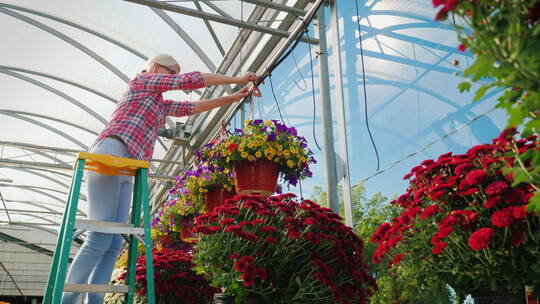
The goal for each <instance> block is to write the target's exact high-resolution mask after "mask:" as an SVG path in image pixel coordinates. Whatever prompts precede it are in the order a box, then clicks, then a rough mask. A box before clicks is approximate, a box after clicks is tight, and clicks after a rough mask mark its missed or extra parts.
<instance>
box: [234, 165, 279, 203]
mask: <svg viewBox="0 0 540 304" xmlns="http://www.w3.org/2000/svg"><path fill="white" fill-rule="evenodd" d="M278 174H279V170H278V165H277V164H276V163H274V162H272V161H269V160H260V159H259V160H256V161H253V162H250V161H244V162H240V163H238V164H236V165H234V176H235V177H234V183H235V186H236V192H237V193H239V194H248V195H261V196H265V197H266V196H270V195H272V194H274V192H276V186H277V179H278Z"/></svg>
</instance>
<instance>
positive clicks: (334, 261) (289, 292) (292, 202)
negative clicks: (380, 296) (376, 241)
mask: <svg viewBox="0 0 540 304" xmlns="http://www.w3.org/2000/svg"><path fill="white" fill-rule="evenodd" d="M196 224H197V226H196V227H195V232H196V233H197V235H198V236H199V242H198V243H197V244H196V245H195V247H194V262H195V264H196V265H197V267H196V269H197V271H199V272H201V273H204V275H205V276H206V277H207V279H208V280H210V281H212V282H214V283H215V284H217V285H219V286H223V289H224V292H225V294H226V295H229V296H232V297H235V298H236V300H237V303H243V302H242V301H244V300H245V299H246V298H248V299H249V302H246V303H275V304H278V303H321V304H322V303H324V304H326V303H364V301H366V299H367V298H368V297H369V296H370V295H371V293H372V292H373V290H374V289H375V288H376V287H375V283H374V279H373V278H372V277H371V276H370V274H369V273H368V271H367V266H366V264H365V263H364V261H363V243H362V240H361V239H359V238H358V237H357V236H356V235H355V234H354V233H353V232H352V229H351V228H350V227H348V226H346V225H344V224H343V223H342V222H341V218H340V217H339V215H337V214H335V213H333V212H332V210H330V209H328V208H323V207H320V206H319V205H317V204H316V203H313V202H311V201H307V200H304V201H300V202H298V201H297V199H296V198H295V196H294V195H293V194H284V195H280V196H274V197H270V198H264V197H261V196H247V195H237V196H236V197H235V198H234V199H232V200H228V201H227V202H226V203H225V205H224V206H222V207H218V208H216V209H215V210H214V212H209V213H207V214H204V215H201V216H199V217H198V218H197V221H196ZM219 297H223V295H219ZM220 303H225V302H220Z"/></svg>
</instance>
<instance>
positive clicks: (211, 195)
mask: <svg viewBox="0 0 540 304" xmlns="http://www.w3.org/2000/svg"><path fill="white" fill-rule="evenodd" d="M235 195H236V192H234V191H225V190H223V189H222V188H221V187H217V188H214V189H213V190H211V191H210V192H208V193H205V194H204V198H205V199H206V212H212V211H213V210H214V208H216V207H218V206H222V205H223V203H224V202H225V200H227V199H230V198H233V197H234V196H235Z"/></svg>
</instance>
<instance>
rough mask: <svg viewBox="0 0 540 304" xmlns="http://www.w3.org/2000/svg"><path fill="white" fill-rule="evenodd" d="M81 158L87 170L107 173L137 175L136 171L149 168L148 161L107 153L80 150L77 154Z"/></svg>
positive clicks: (78, 158)
mask: <svg viewBox="0 0 540 304" xmlns="http://www.w3.org/2000/svg"><path fill="white" fill-rule="evenodd" d="M80 159H84V160H85V165H84V169H85V170H90V171H94V172H99V173H102V174H106V175H131V176H133V175H135V171H137V170H138V169H140V168H146V169H147V168H148V162H147V161H144V160H138V159H131V158H125V157H118V156H112V155H107V154H97V153H88V152H79V153H78V154H77V160H80Z"/></svg>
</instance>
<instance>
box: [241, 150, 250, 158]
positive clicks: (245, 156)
mask: <svg viewBox="0 0 540 304" xmlns="http://www.w3.org/2000/svg"><path fill="white" fill-rule="evenodd" d="M248 155H249V154H248V153H247V152H246V151H244V152H242V153H240V156H241V157H242V158H247V157H248Z"/></svg>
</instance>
